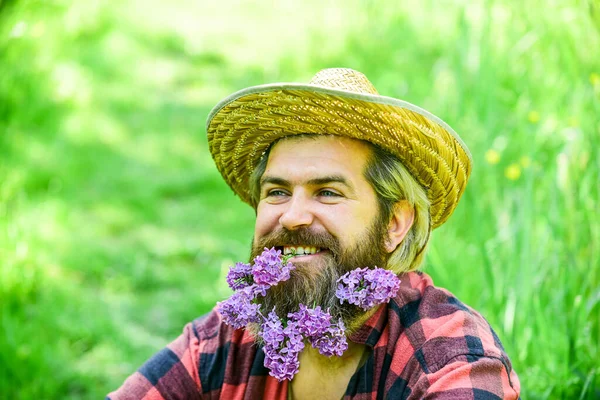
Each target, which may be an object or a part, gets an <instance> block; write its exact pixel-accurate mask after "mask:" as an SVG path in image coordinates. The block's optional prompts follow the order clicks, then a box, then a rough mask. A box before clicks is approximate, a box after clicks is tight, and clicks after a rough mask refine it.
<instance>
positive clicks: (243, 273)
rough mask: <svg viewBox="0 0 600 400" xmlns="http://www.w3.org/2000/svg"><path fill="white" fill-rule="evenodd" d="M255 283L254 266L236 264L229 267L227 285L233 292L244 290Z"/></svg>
mask: <svg viewBox="0 0 600 400" xmlns="http://www.w3.org/2000/svg"><path fill="white" fill-rule="evenodd" d="M252 283H253V277H252V265H250V264H246V263H236V264H235V265H233V266H231V267H229V273H228V274H227V284H228V285H229V287H230V288H231V289H232V290H238V289H243V288H245V287H248V286H250V285H251V284H252Z"/></svg>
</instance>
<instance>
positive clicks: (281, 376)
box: [264, 347, 300, 382]
mask: <svg viewBox="0 0 600 400" xmlns="http://www.w3.org/2000/svg"><path fill="white" fill-rule="evenodd" d="M264 365H265V367H266V368H268V369H269V375H271V376H273V377H275V378H277V380H279V381H280V382H281V381H283V380H285V379H287V380H292V378H293V377H294V375H296V374H297V373H298V369H299V368H300V361H298V353H292V352H285V353H282V352H278V351H276V350H273V349H269V348H267V347H265V364H264Z"/></svg>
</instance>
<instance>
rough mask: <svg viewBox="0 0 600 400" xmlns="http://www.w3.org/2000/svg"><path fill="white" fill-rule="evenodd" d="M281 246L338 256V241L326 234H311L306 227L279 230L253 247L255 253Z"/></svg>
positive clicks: (266, 236) (339, 248) (264, 237)
mask: <svg viewBox="0 0 600 400" xmlns="http://www.w3.org/2000/svg"><path fill="white" fill-rule="evenodd" d="M281 246H311V247H319V248H321V249H329V250H330V251H331V252H332V253H333V254H334V255H335V254H340V250H341V247H340V242H339V240H338V239H337V238H336V237H334V236H333V235H331V234H330V233H328V232H313V231H311V230H310V228H308V227H303V228H298V229H295V230H293V231H291V230H288V229H286V228H281V229H279V230H277V231H273V232H271V233H269V234H267V235H265V236H263V237H262V238H260V239H259V240H258V241H257V243H256V246H255V251H256V250H257V251H262V249H264V248H265V247H267V248H271V247H281Z"/></svg>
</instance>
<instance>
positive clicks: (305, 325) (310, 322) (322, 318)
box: [288, 304, 331, 337]
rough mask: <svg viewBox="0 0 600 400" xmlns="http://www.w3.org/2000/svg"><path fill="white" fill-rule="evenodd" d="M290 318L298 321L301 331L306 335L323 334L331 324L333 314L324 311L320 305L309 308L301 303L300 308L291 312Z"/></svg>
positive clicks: (315, 335)
mask: <svg viewBox="0 0 600 400" xmlns="http://www.w3.org/2000/svg"><path fill="white" fill-rule="evenodd" d="M288 318H289V319H290V320H291V321H295V322H297V323H298V327H299V332H300V333H301V334H302V335H304V336H306V337H317V336H320V335H323V334H324V333H325V332H327V329H329V326H330V325H331V315H330V314H329V312H324V311H322V310H321V307H320V306H317V307H316V308H308V307H306V306H305V305H304V304H300V310H299V311H296V312H295V313H289V314H288Z"/></svg>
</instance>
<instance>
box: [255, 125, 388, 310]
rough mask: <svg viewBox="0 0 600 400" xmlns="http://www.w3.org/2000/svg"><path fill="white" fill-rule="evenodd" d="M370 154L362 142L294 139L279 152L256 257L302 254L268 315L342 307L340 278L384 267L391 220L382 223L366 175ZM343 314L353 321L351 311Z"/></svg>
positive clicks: (271, 166)
mask: <svg viewBox="0 0 600 400" xmlns="http://www.w3.org/2000/svg"><path fill="white" fill-rule="evenodd" d="M370 151H371V150H370V148H369V147H368V146H367V145H366V144H365V143H363V142H361V141H358V140H353V139H348V138H342V137H335V136H324V137H316V138H313V137H309V138H306V137H304V138H290V139H285V140H282V141H280V142H278V143H277V144H276V145H275V146H274V147H273V148H272V150H271V152H270V154H269V159H268V162H267V167H266V170H265V173H264V174H263V176H262V178H261V185H260V186H261V189H260V200H259V203H258V206H257V216H256V226H255V231H254V241H253V250H252V258H254V257H255V256H256V255H258V254H260V253H261V252H262V250H263V248H264V247H276V248H278V249H280V250H281V251H282V252H283V253H284V254H289V253H294V254H296V255H295V256H294V257H292V258H291V259H290V261H291V262H292V263H293V264H294V265H295V266H296V270H295V271H294V272H293V273H292V277H291V279H290V280H289V281H287V282H283V283H280V284H279V285H277V286H276V287H273V288H272V289H271V290H270V292H269V294H268V295H267V298H265V299H264V303H265V304H264V305H265V306H266V307H268V308H269V309H266V310H265V311H270V308H271V307H272V306H275V307H276V308H277V310H278V311H280V312H281V314H280V315H285V313H287V312H291V311H295V309H296V308H297V307H298V303H300V302H302V303H304V304H306V305H307V306H313V305H315V304H316V305H321V306H323V307H326V308H331V307H337V306H336V304H337V303H339V302H338V301H337V300H336V299H335V287H336V284H335V281H336V280H337V278H338V277H339V276H341V275H342V274H343V273H345V272H347V271H348V270H351V269H354V268H362V267H366V266H369V267H373V266H379V267H385V263H386V261H387V257H388V253H387V251H386V250H385V246H384V242H385V239H386V232H387V221H381V220H380V219H379V218H378V217H379V212H378V205H377V197H376V194H375V192H374V190H373V188H372V187H371V185H370V184H369V183H368V182H367V180H366V179H365V177H364V175H363V172H364V168H365V165H366V163H367V160H368V157H369V156H370V154H371V153H370ZM338 308H339V307H338ZM337 311H338V312H336V314H338V316H344V319H348V318H351V315H349V314H348V310H346V311H344V310H341V309H340V310H337ZM347 322H348V321H347Z"/></svg>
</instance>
